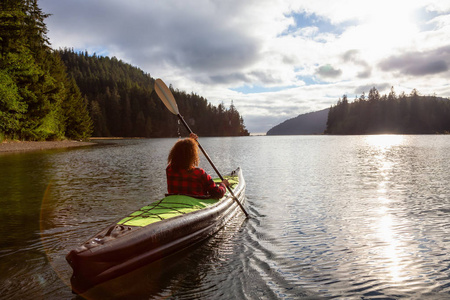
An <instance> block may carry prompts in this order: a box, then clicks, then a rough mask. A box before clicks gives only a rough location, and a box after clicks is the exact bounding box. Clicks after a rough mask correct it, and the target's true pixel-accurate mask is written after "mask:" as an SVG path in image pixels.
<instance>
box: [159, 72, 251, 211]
mask: <svg viewBox="0 0 450 300" xmlns="http://www.w3.org/2000/svg"><path fill="white" fill-rule="evenodd" d="M155 91H156V93H157V94H158V96H159V98H160V99H161V101H162V102H163V103H164V105H165V106H166V107H167V109H168V110H170V112H171V113H173V114H174V115H177V117H178V118H179V119H180V120H181V122H182V123H183V124H184V126H185V127H186V129H187V130H188V131H189V133H193V132H192V130H191V128H189V125H188V124H187V123H186V121H185V120H184V118H183V117H182V116H181V115H180V112H179V111H178V105H177V102H176V101H175V98H174V97H173V95H172V92H171V91H170V90H169V88H168V87H167V85H166V84H165V83H164V82H163V81H162V80H161V79H159V78H158V79H156V81H155ZM197 144H198V147H199V148H200V150H201V151H202V152H203V155H204V156H205V157H206V159H207V160H208V161H209V163H210V164H211V166H212V167H213V169H214V171H216V173H217V175H218V176H219V178H220V180H222V181H223V180H224V179H223V177H222V175H221V174H220V172H219V170H217V168H216V166H215V165H214V163H213V162H212V160H211V158H209V155H208V153H206V151H205V150H204V149H203V147H202V145H200V143H199V141H197ZM227 188H228V191H229V192H230V194H231V196H233V199H234V200H235V201H236V203H237V204H238V205H239V207H240V208H241V209H242V211H243V212H244V214H245V216H246V217H248V213H247V212H246V211H245V209H244V207H243V206H242V204H241V202H239V200H238V199H237V198H236V196H235V195H234V193H233V191H232V190H231V188H230V187H229V186H227Z"/></svg>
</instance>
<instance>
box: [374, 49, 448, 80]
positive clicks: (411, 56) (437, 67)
mask: <svg viewBox="0 0 450 300" xmlns="http://www.w3.org/2000/svg"><path fill="white" fill-rule="evenodd" d="M449 64H450V46H445V47H441V48H438V49H434V50H430V51H426V52H408V53H404V54H401V55H396V56H391V57H389V58H387V59H385V60H383V61H382V62H380V68H381V69H382V70H383V71H385V72H389V71H398V72H400V73H401V74H404V75H411V76H425V75H434V74H439V73H445V72H447V71H448V70H449Z"/></svg>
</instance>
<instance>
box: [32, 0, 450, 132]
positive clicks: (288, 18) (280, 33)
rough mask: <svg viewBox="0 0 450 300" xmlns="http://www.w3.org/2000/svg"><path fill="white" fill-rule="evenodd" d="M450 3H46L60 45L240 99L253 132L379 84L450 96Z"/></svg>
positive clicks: (218, 98)
mask: <svg viewBox="0 0 450 300" xmlns="http://www.w3.org/2000/svg"><path fill="white" fill-rule="evenodd" d="M447 2H448V1H447ZM445 3H446V1H440V0H423V1H422V0H421V1H409V0H405V1H403V0H398V1H392V0H379V1H369V2H367V1H360V0H335V1H306V0H249V1H241V0H227V1H218V0H192V1H183V0H164V1H157V0H151V1H148V0H128V1H121V0H96V1H89V0H77V1H62V0H60V1H54V0H39V6H40V7H41V8H42V9H43V11H44V12H45V13H50V14H52V16H51V17H49V18H48V19H46V23H47V26H48V29H49V33H48V36H49V38H50V41H51V42H52V45H53V47H54V48H60V47H73V48H74V49H76V50H81V51H84V50H87V51H89V52H90V53H91V54H92V53H93V52H97V54H98V55H108V56H116V57H117V58H119V59H121V60H123V61H125V62H127V63H130V64H132V65H135V66H137V67H139V68H141V69H142V70H144V71H145V72H147V73H149V74H150V75H151V76H153V77H155V78H158V77H160V78H163V79H164V80H165V82H166V83H167V84H172V85H173V86H174V87H176V88H178V89H180V90H185V91H187V92H191V91H192V92H194V93H197V94H199V95H201V96H203V97H205V98H206V99H208V101H210V102H211V103H212V104H214V105H217V104H219V103H221V102H222V101H223V102H224V103H225V104H227V103H230V101H231V100H234V105H235V106H236V107H237V109H238V110H239V112H240V113H241V114H242V116H243V118H244V121H245V123H246V125H247V128H248V129H249V130H250V131H251V132H263V131H267V130H268V129H270V126H271V125H276V124H272V123H273V122H275V121H278V120H280V122H281V121H284V120H285V119H288V118H292V117H295V116H297V115H298V114H302V113H307V112H311V111H314V110H321V109H324V108H327V107H329V106H330V105H331V104H335V103H336V101H337V99H338V98H339V97H341V96H342V95H343V94H347V95H349V97H350V96H351V95H352V93H358V94H359V93H361V92H362V91H365V92H367V91H368V90H370V88H372V87H373V86H376V87H377V89H379V91H380V92H383V88H387V89H388V88H390V87H391V86H394V87H395V90H396V91H397V92H399V93H400V92H402V91H403V90H405V91H406V92H410V91H411V90H412V88H417V89H418V90H419V91H420V92H421V93H434V92H436V93H438V95H439V96H443V97H448V96H450V86H449V85H448V80H449V79H450V78H449V77H450V72H449V71H448V68H449V66H450V59H449V54H448V52H449V51H448V48H449V46H447V45H448V42H447V41H448V40H450V10H449V7H450V6H449V4H445ZM386 7H388V9H386ZM417 11H418V12H421V13H422V18H421V20H420V25H423V24H427V25H428V26H419V25H417V24H418V23H417V22H414V19H413V15H414V14H413V12H417ZM427 12H431V13H427ZM380 16H382V17H380ZM416 25H417V26H416ZM405 49H407V50H405ZM352 96H353V95H352ZM274 99H275V100H276V101H273V100H274ZM264 120H266V121H267V123H264Z"/></svg>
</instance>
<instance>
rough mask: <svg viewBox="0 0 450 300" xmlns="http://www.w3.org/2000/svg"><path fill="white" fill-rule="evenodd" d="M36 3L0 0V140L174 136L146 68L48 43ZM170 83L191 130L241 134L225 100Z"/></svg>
mask: <svg viewBox="0 0 450 300" xmlns="http://www.w3.org/2000/svg"><path fill="white" fill-rule="evenodd" d="M37 2H38V1H37V0H1V2H0V142H1V141H3V140H61V139H77V140H84V139H88V138H89V137H91V136H92V135H93V136H103V137H111V136H120V137H168V136H176V135H177V134H178V124H177V118H176V116H174V115H172V114H170V112H168V111H167V109H166V108H165V107H164V106H163V104H162V103H161V101H160V100H159V98H158V96H157V95H156V93H155V92H154V91H153V84H154V79H153V78H151V77H150V75H149V74H146V73H144V72H143V71H142V70H140V69H138V68H136V67H133V66H131V65H129V64H126V63H124V62H122V61H120V60H118V59H117V58H115V57H113V58H108V57H97V56H96V55H95V54H94V55H89V54H88V53H87V52H84V53H76V52H74V51H73V50H72V49H60V50H54V49H52V48H51V44H50V41H49V39H48V37H47V26H46V24H45V19H46V18H48V16H49V15H48V14H45V13H44V12H43V11H42V10H41V9H40V8H39V6H38V3H37ZM171 89H172V92H173V93H174V97H175V99H176V100H177V102H178V106H179V107H180V112H182V114H183V116H184V118H185V119H186V121H187V122H188V123H189V124H190V125H191V127H192V129H193V130H194V131H195V132H196V133H197V134H199V135H201V136H236V135H248V134H249V133H248V131H247V130H246V128H245V125H244V121H243V118H242V117H241V116H240V114H239V112H238V111H237V110H236V108H235V106H234V105H233V102H231V104H230V106H229V107H228V108H226V107H225V105H224V104H223V103H221V104H219V105H218V106H217V107H216V106H213V105H211V104H210V103H208V102H207V100H206V99H204V98H203V97H201V96H199V95H196V94H194V93H191V94H188V93H186V92H183V91H179V90H174V89H173V88H172V87H171Z"/></svg>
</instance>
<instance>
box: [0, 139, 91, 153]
mask: <svg viewBox="0 0 450 300" xmlns="http://www.w3.org/2000/svg"><path fill="white" fill-rule="evenodd" d="M91 145H95V143H91V142H79V141H51V142H21V141H8V142H3V143H0V153H5V152H24V151H39V150H48V149H60V148H72V147H83V146H91Z"/></svg>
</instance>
